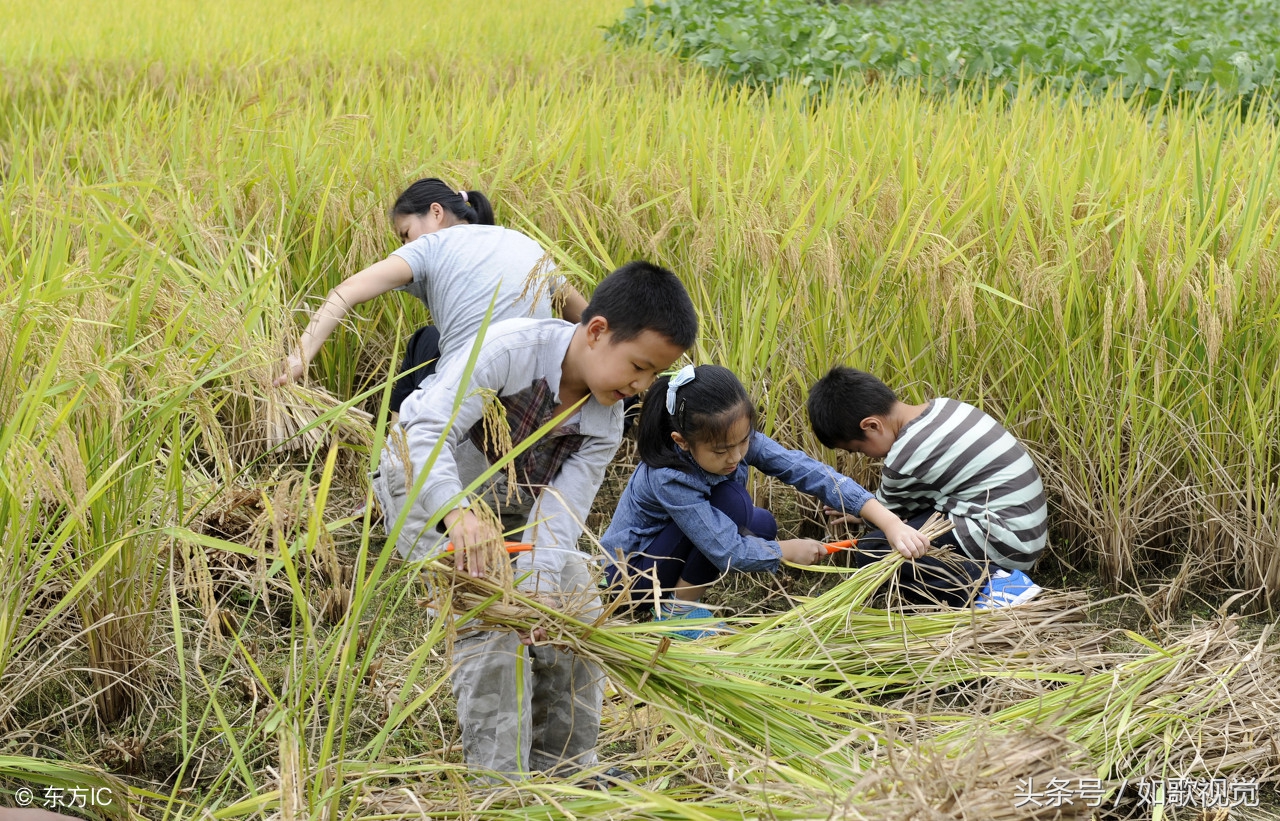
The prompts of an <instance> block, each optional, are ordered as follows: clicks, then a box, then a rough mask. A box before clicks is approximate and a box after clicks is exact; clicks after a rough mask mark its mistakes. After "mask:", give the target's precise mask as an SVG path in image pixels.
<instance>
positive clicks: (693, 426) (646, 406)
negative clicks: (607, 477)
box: [636, 365, 756, 470]
mask: <svg viewBox="0 0 1280 821" xmlns="http://www.w3.org/2000/svg"><path fill="white" fill-rule="evenodd" d="M670 384H671V377H669V376H662V377H659V378H658V380H657V381H656V382H654V383H653V386H652V387H650V388H649V390H648V392H647V393H645V397H644V403H643V404H641V406H640V422H639V424H638V425H637V430H636V445H637V449H638V450H639V452H640V461H642V462H644V463H645V464H646V465H648V466H649V467H654V468H663V467H666V468H681V469H686V470H687V469H688V467H689V463H688V462H687V461H685V460H684V459H682V458H680V454H679V452H678V447H677V445H676V443H675V442H673V441H672V440H671V433H672V431H675V432H677V433H679V434H680V435H681V436H683V437H684V439H685V441H686V442H688V443H690V444H693V443H694V442H701V443H715V442H719V441H722V440H723V439H724V438H725V436H726V434H728V432H729V428H730V427H732V426H733V424H734V423H735V422H737V421H738V420H739V419H741V418H742V417H743V416H746V418H747V421H748V422H749V423H750V425H751V429H752V430H755V427H756V408H755V405H753V404H751V397H749V396H747V389H746V388H744V387H742V383H741V382H739V381H738V377H737V376H735V375H734V373H733V371H731V370H729V369H728V368H722V367H720V366H719V365H699V366H698V367H697V368H695V369H694V379H693V381H692V382H686V383H685V384H683V385H681V386H680V387H679V388H677V389H676V412H675V414H674V415H672V414H670V413H667V386H668V385H670Z"/></svg>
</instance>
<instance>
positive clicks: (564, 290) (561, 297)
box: [554, 282, 587, 324]
mask: <svg viewBox="0 0 1280 821" xmlns="http://www.w3.org/2000/svg"><path fill="white" fill-rule="evenodd" d="M554 302H555V308H556V313H558V314H560V317H561V318H562V319H565V320H567V321H569V322H573V323H575V324H576V323H578V322H581V321H582V312H583V311H584V310H586V308H587V300H586V297H584V296H583V295H582V294H580V293H578V289H577V288H575V287H573V286H572V285H570V284H569V283H567V282H563V283H561V284H560V287H559V288H557V289H556V294H555V301H554Z"/></svg>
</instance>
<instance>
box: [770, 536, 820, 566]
mask: <svg viewBox="0 0 1280 821" xmlns="http://www.w3.org/2000/svg"><path fill="white" fill-rule="evenodd" d="M778 545H779V546H780V547H781V548H782V558H784V559H786V560H787V561H789V562H791V563H792V564H817V563H818V562H820V561H822V560H823V559H825V558H826V557H827V546H826V545H824V544H823V543H822V542H818V541H814V540H813V539H787V540H786V541H784V542H778Z"/></svg>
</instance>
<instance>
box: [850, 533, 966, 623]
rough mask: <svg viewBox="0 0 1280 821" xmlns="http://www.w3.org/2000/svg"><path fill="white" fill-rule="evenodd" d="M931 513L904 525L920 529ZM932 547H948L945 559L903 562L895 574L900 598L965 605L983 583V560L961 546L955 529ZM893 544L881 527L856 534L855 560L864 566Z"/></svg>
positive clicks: (913, 601)
mask: <svg viewBox="0 0 1280 821" xmlns="http://www.w3.org/2000/svg"><path fill="white" fill-rule="evenodd" d="M932 515H933V511H932V510H930V511H927V512H925V513H920V514H917V515H915V516H912V517H911V518H909V519H907V520H906V521H907V524H909V525H911V526H912V527H914V528H916V529H917V530H919V529H920V528H921V527H924V523H925V522H926V521H928V519H929V517H930V516H932ZM933 544H934V546H935V547H950V548H951V550H949V551H947V552H948V553H949V555H948V556H947V557H946V558H945V559H941V558H938V557H936V556H925V557H923V558H920V559H916V560H915V561H907V562H903V564H902V569H901V570H900V571H899V573H898V584H899V585H900V587H901V590H902V594H903V598H904V599H905V600H906V601H907V602H909V603H911V604H941V605H943V606H946V607H954V608H960V607H968V606H969V605H970V603H972V601H973V599H974V597H975V596H977V595H978V593H980V592H981V591H982V586H983V585H984V584H985V583H986V580H987V574H988V567H987V562H986V561H976V560H974V559H971V558H969V555H968V554H966V553H965V552H964V550H963V549H962V548H961V547H960V542H959V541H957V540H956V535H955V532H954V531H953V532H950V533H947V534H945V535H942V536H939V537H938V538H936V539H934V540H933ZM893 550H894V549H893V546H892V545H890V544H889V541H888V540H887V539H885V537H884V531H883V530H873V531H871V532H870V533H868V534H866V535H865V536H860V537H858V548H857V550H856V551H854V554H853V555H854V563H855V564H856V565H857V566H858V567H866V566H867V565H868V564H871V563H872V562H874V561H875V560H877V559H881V558H883V557H884V556H886V555H888V554H889V553H892V552H893Z"/></svg>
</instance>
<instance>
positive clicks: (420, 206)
mask: <svg viewBox="0 0 1280 821" xmlns="http://www.w3.org/2000/svg"><path fill="white" fill-rule="evenodd" d="M437 202H438V203H440V207H441V208H443V209H444V210H446V211H448V212H449V213H450V214H453V215H454V216H455V217H457V218H458V219H460V220H462V221H463V222H469V223H471V224H472V225H493V204H492V203H490V202H489V198H488V197H486V196H485V195H484V194H481V193H480V192H479V191H461V192H459V191H455V190H453V189H452V188H450V187H449V186H447V185H445V184H444V180H442V179H439V178H438V177H426V178H424V179H421V180H418V181H417V182H415V183H414V184H413V185H411V186H409V187H408V188H406V189H405V190H404V193H402V194H401V195H400V196H399V197H396V204H395V205H393V206H391V216H392V217H396V216H400V215H403V216H406V217H411V216H415V215H417V214H425V213H427V212H428V211H430V210H431V206H432V204H434V203H437Z"/></svg>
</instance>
